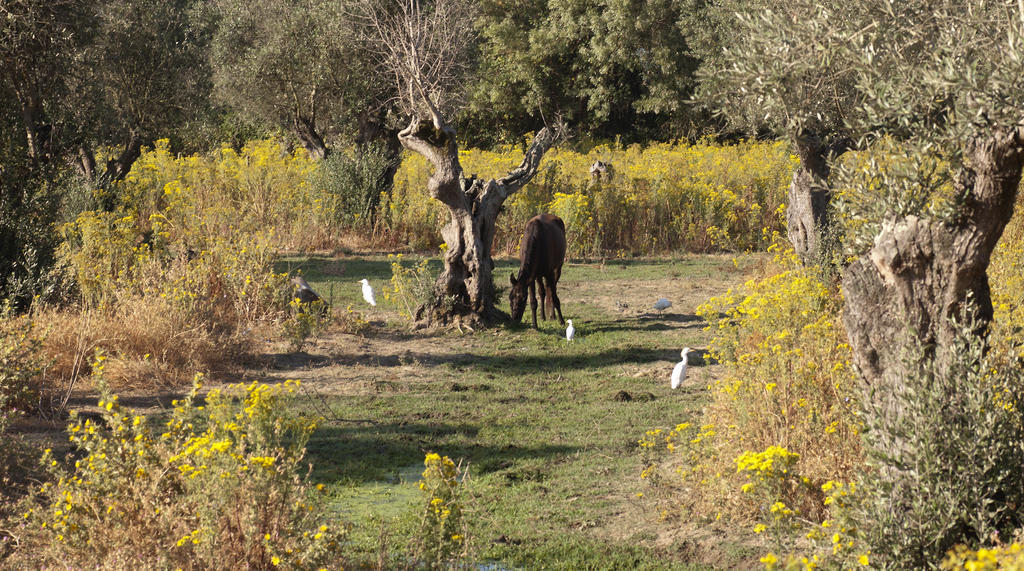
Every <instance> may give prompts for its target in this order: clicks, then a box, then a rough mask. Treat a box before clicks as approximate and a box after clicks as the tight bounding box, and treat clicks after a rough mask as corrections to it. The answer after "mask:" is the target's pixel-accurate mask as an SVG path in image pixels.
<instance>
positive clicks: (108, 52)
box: [0, 0, 208, 185]
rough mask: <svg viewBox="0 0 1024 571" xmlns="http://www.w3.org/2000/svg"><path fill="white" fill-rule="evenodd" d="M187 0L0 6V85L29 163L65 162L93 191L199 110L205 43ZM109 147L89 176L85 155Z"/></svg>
mask: <svg viewBox="0 0 1024 571" xmlns="http://www.w3.org/2000/svg"><path fill="white" fill-rule="evenodd" d="M194 4H196V0H172V1H157V0H57V1H53V2H51V1H49V0H46V1H43V0H13V1H10V2H5V3H4V4H3V6H0V58H2V61H3V65H2V66H0V69H2V72H0V74H2V75H0V79H2V81H3V82H4V84H5V87H6V89H8V90H9V91H10V92H11V93H13V94H14V95H15V99H16V100H17V102H18V107H19V110H20V114H21V116H22V122H23V123H24V128H25V137H26V141H27V144H26V149H27V152H28V153H29V155H30V156H31V157H32V158H33V160H35V161H36V162H39V161H44V162H50V161H52V160H53V159H57V158H64V159H69V160H74V162H75V163H76V164H77V165H78V166H79V167H80V169H81V171H82V173H83V174H84V175H85V176H86V177H87V178H89V179H93V178H94V177H98V178H99V182H100V184H101V185H105V184H106V183H109V182H110V181H112V180H117V179H119V178H122V177H123V176H124V175H125V174H126V173H127V172H128V169H129V168H130V167H131V164H132V163H133V162H134V160H135V158H137V157H138V155H139V149H140V148H141V145H142V144H144V143H146V142H148V140H150V139H152V138H153V137H154V136H156V134H157V133H162V132H165V131H167V130H169V129H172V128H174V126H175V125H177V124H178V123H180V122H181V121H183V118H185V117H188V116H191V115H194V114H196V113H198V112H200V111H201V110H202V109H203V108H204V106H205V101H206V93H207V91H208V88H207V87H206V83H207V81H206V79H207V75H208V74H207V67H206V65H205V56H204V51H205V44H206V36H205V31H204V29H203V28H202V27H201V26H200V25H198V24H197V22H196V21H195V20H194V18H193V6H194ZM95 145H117V146H119V147H120V148H121V153H120V155H119V156H117V157H115V158H114V159H112V160H111V161H110V162H109V163H108V164H107V165H106V168H105V170H103V171H102V172H97V170H96V168H95V166H96V165H95V160H94V158H93V153H92V150H91V149H92V148H93V147H94V146H95Z"/></svg>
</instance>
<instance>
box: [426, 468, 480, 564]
mask: <svg viewBox="0 0 1024 571" xmlns="http://www.w3.org/2000/svg"><path fill="white" fill-rule="evenodd" d="M423 465H424V467H425V469H424V470H423V479H422V480H420V482H419V488H420V490H422V494H423V496H422V497H423V500H424V505H423V508H422V512H421V516H420V526H419V531H418V532H417V535H416V538H415V543H416V548H415V550H416V552H417V554H418V555H419V556H421V557H423V558H424V559H425V560H426V563H427V564H428V565H430V566H432V567H437V568H440V567H442V566H444V565H445V564H451V563H452V562H454V561H456V560H458V559H460V558H464V557H465V556H466V555H467V550H468V540H467V533H468V525H467V523H466V520H465V518H464V517H463V499H462V494H463V485H464V483H463V479H464V478H465V473H464V472H463V471H462V470H460V468H459V466H456V465H455V462H453V461H452V459H451V458H449V457H447V456H441V455H439V454H435V453H430V454H427V456H426V458H424V460H423Z"/></svg>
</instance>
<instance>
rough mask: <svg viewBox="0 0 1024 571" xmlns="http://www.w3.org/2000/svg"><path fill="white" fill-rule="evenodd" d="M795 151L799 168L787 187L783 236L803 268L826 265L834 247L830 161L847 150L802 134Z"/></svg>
mask: <svg viewBox="0 0 1024 571" xmlns="http://www.w3.org/2000/svg"><path fill="white" fill-rule="evenodd" d="M795 147H796V152H797V156H798V157H799V158H800V165H799V166H798V167H797V169H796V171H795V172H794V173H793V179H792V181H790V184H789V197H788V198H789V205H788V206H787V208H786V234H787V236H788V237H789V241H790V243H792V244H793V249H794V251H795V252H796V254H797V256H798V257H799V258H800V261H801V262H803V264H804V265H813V264H818V263H829V262H830V261H831V244H834V243H835V240H834V239H833V238H834V237H833V236H831V234H830V233H831V232H832V231H833V229H832V227H831V226H832V225H831V223H830V220H831V219H830V214H829V203H830V201H831V199H832V190H831V188H830V187H829V184H828V177H829V173H830V172H831V168H830V166H829V160H831V159H832V158H834V157H835V156H838V155H840V154H842V153H843V152H845V151H846V148H847V146H846V144H845V142H842V141H841V142H838V143H835V144H833V145H828V144H826V143H825V141H823V140H822V139H821V138H819V137H818V136H816V135H813V134H802V135H800V136H798V137H797V138H796V141H795Z"/></svg>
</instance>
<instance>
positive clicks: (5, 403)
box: [0, 303, 48, 470]
mask: <svg viewBox="0 0 1024 571" xmlns="http://www.w3.org/2000/svg"><path fill="white" fill-rule="evenodd" d="M43 341H44V336H42V335H40V334H38V333H37V332H36V323H35V321H34V320H33V319H32V318H31V316H28V315H22V316H17V317H16V316H14V315H13V309H12V308H11V305H10V304H9V303H5V304H3V305H2V306H0V434H3V433H5V432H6V430H7V427H8V426H9V425H10V422H11V420H12V419H13V418H14V417H15V416H17V415H19V414H21V413H22V412H24V411H25V410H27V409H30V408H33V407H35V406H36V405H37V404H38V399H39V396H40V390H41V381H42V378H41V377H42V374H43V370H44V368H45V367H46V365H47V364H48V363H47V359H46V358H45V357H44V355H43V352H42V346H43ZM0 470H2V467H0Z"/></svg>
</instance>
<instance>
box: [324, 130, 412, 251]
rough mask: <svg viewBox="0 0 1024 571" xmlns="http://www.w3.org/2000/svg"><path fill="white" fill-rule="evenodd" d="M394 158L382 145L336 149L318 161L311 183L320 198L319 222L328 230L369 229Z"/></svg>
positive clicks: (374, 217) (374, 218) (374, 219)
mask: <svg viewBox="0 0 1024 571" xmlns="http://www.w3.org/2000/svg"><path fill="white" fill-rule="evenodd" d="M393 168H394V165H393V161H392V159H391V158H389V157H388V153H387V150H386V149H385V148H384V147H383V146H381V145H370V146H367V147H365V148H363V149H353V150H351V151H336V152H334V153H332V154H330V155H328V157H327V158H326V159H324V160H323V161H321V162H320V164H319V165H318V166H317V169H316V170H315V171H314V172H313V176H312V177H311V181H310V184H311V185H312V186H313V188H314V189H315V190H316V191H318V192H319V194H320V198H319V200H321V201H322V210H321V212H322V217H321V219H320V221H319V224H320V225H324V226H326V227H327V228H328V229H329V231H333V232H341V231H342V230H345V229H361V230H368V229H369V230H372V229H373V225H374V223H375V221H376V218H377V212H378V208H379V206H380V200H381V192H382V191H383V190H384V189H385V186H386V182H388V181H385V179H384V177H386V176H387V175H389V174H391V172H392V169H393Z"/></svg>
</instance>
